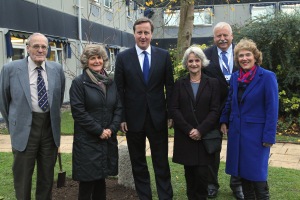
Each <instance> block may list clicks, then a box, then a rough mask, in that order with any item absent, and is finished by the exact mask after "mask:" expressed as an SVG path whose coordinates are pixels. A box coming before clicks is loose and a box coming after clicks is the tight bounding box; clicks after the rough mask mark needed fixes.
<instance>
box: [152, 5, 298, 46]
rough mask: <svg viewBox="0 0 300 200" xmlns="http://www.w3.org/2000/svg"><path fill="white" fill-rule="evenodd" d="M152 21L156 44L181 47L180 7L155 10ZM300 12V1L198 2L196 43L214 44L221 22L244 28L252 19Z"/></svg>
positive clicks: (196, 9) (194, 34)
mask: <svg viewBox="0 0 300 200" xmlns="http://www.w3.org/2000/svg"><path fill="white" fill-rule="evenodd" d="M153 11H154V14H153V15H152V18H151V19H152V20H153V21H154V24H155V26H156V27H159V28H156V29H155V32H154V38H155V39H154V40H153V44H154V45H156V46H159V47H162V48H165V49H169V48H174V47H176V45H177V37H178V36H177V35H178V26H179V21H180V20H179V19H180V6H172V8H168V7H160V8H156V9H154V10H153ZM297 11H298V12H299V11H300V1H299V0H292V1H284V0H274V1H271V0H261V1H257V0H233V1H226V0H214V1H209V0H195V7H194V30H193V34H192V44H193V43H195V44H203V43H206V44H208V45H210V44H211V43H212V37H213V27H214V26H215V25H216V24H217V23H218V22H221V21H225V22H228V23H229V24H231V25H235V26H241V25H243V24H245V22H247V21H248V20H250V19H255V18H257V17H259V16H262V15H267V14H268V15H271V16H272V15H276V14H277V13H279V12H285V13H293V12H297Z"/></svg>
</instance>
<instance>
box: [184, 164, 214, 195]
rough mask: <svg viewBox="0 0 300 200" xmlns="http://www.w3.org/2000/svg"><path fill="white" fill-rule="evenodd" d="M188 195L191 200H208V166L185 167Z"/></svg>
mask: <svg viewBox="0 0 300 200" xmlns="http://www.w3.org/2000/svg"><path fill="white" fill-rule="evenodd" d="M184 172H185V180H186V193H187V197H188V199H189V200H206V199H207V185H208V179H207V178H208V172H209V169H208V166H205V165H204V166H184Z"/></svg>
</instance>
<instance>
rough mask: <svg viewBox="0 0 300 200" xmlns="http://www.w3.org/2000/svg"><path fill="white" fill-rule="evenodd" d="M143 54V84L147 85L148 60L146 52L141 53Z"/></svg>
mask: <svg viewBox="0 0 300 200" xmlns="http://www.w3.org/2000/svg"><path fill="white" fill-rule="evenodd" d="M143 54H144V55H145V57H144V63H143V75H144V80H145V83H146V84H147V83H148V78H149V59H148V55H147V54H148V53H147V51H143Z"/></svg>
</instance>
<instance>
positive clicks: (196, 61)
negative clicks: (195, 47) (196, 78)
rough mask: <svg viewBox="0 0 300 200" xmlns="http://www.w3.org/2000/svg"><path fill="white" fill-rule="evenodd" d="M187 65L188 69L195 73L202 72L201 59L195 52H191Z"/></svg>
mask: <svg viewBox="0 0 300 200" xmlns="http://www.w3.org/2000/svg"><path fill="white" fill-rule="evenodd" d="M186 66H187V69H188V71H189V72H190V73H191V74H193V75H197V74H199V73H201V67H202V62H201V59H200V58H198V57H197V56H196V55H195V54H194V53H190V55H189V56H188V59H187V63H186Z"/></svg>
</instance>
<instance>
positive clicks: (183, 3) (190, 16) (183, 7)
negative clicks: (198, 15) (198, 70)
mask: <svg viewBox="0 0 300 200" xmlns="http://www.w3.org/2000/svg"><path fill="white" fill-rule="evenodd" d="M193 28H194V1H190V0H180V22H179V29H178V40H177V56H176V59H177V61H179V60H181V59H182V56H183V54H184V52H185V50H186V49H187V48H188V47H189V46H190V45H191V39H192V33H193Z"/></svg>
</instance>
